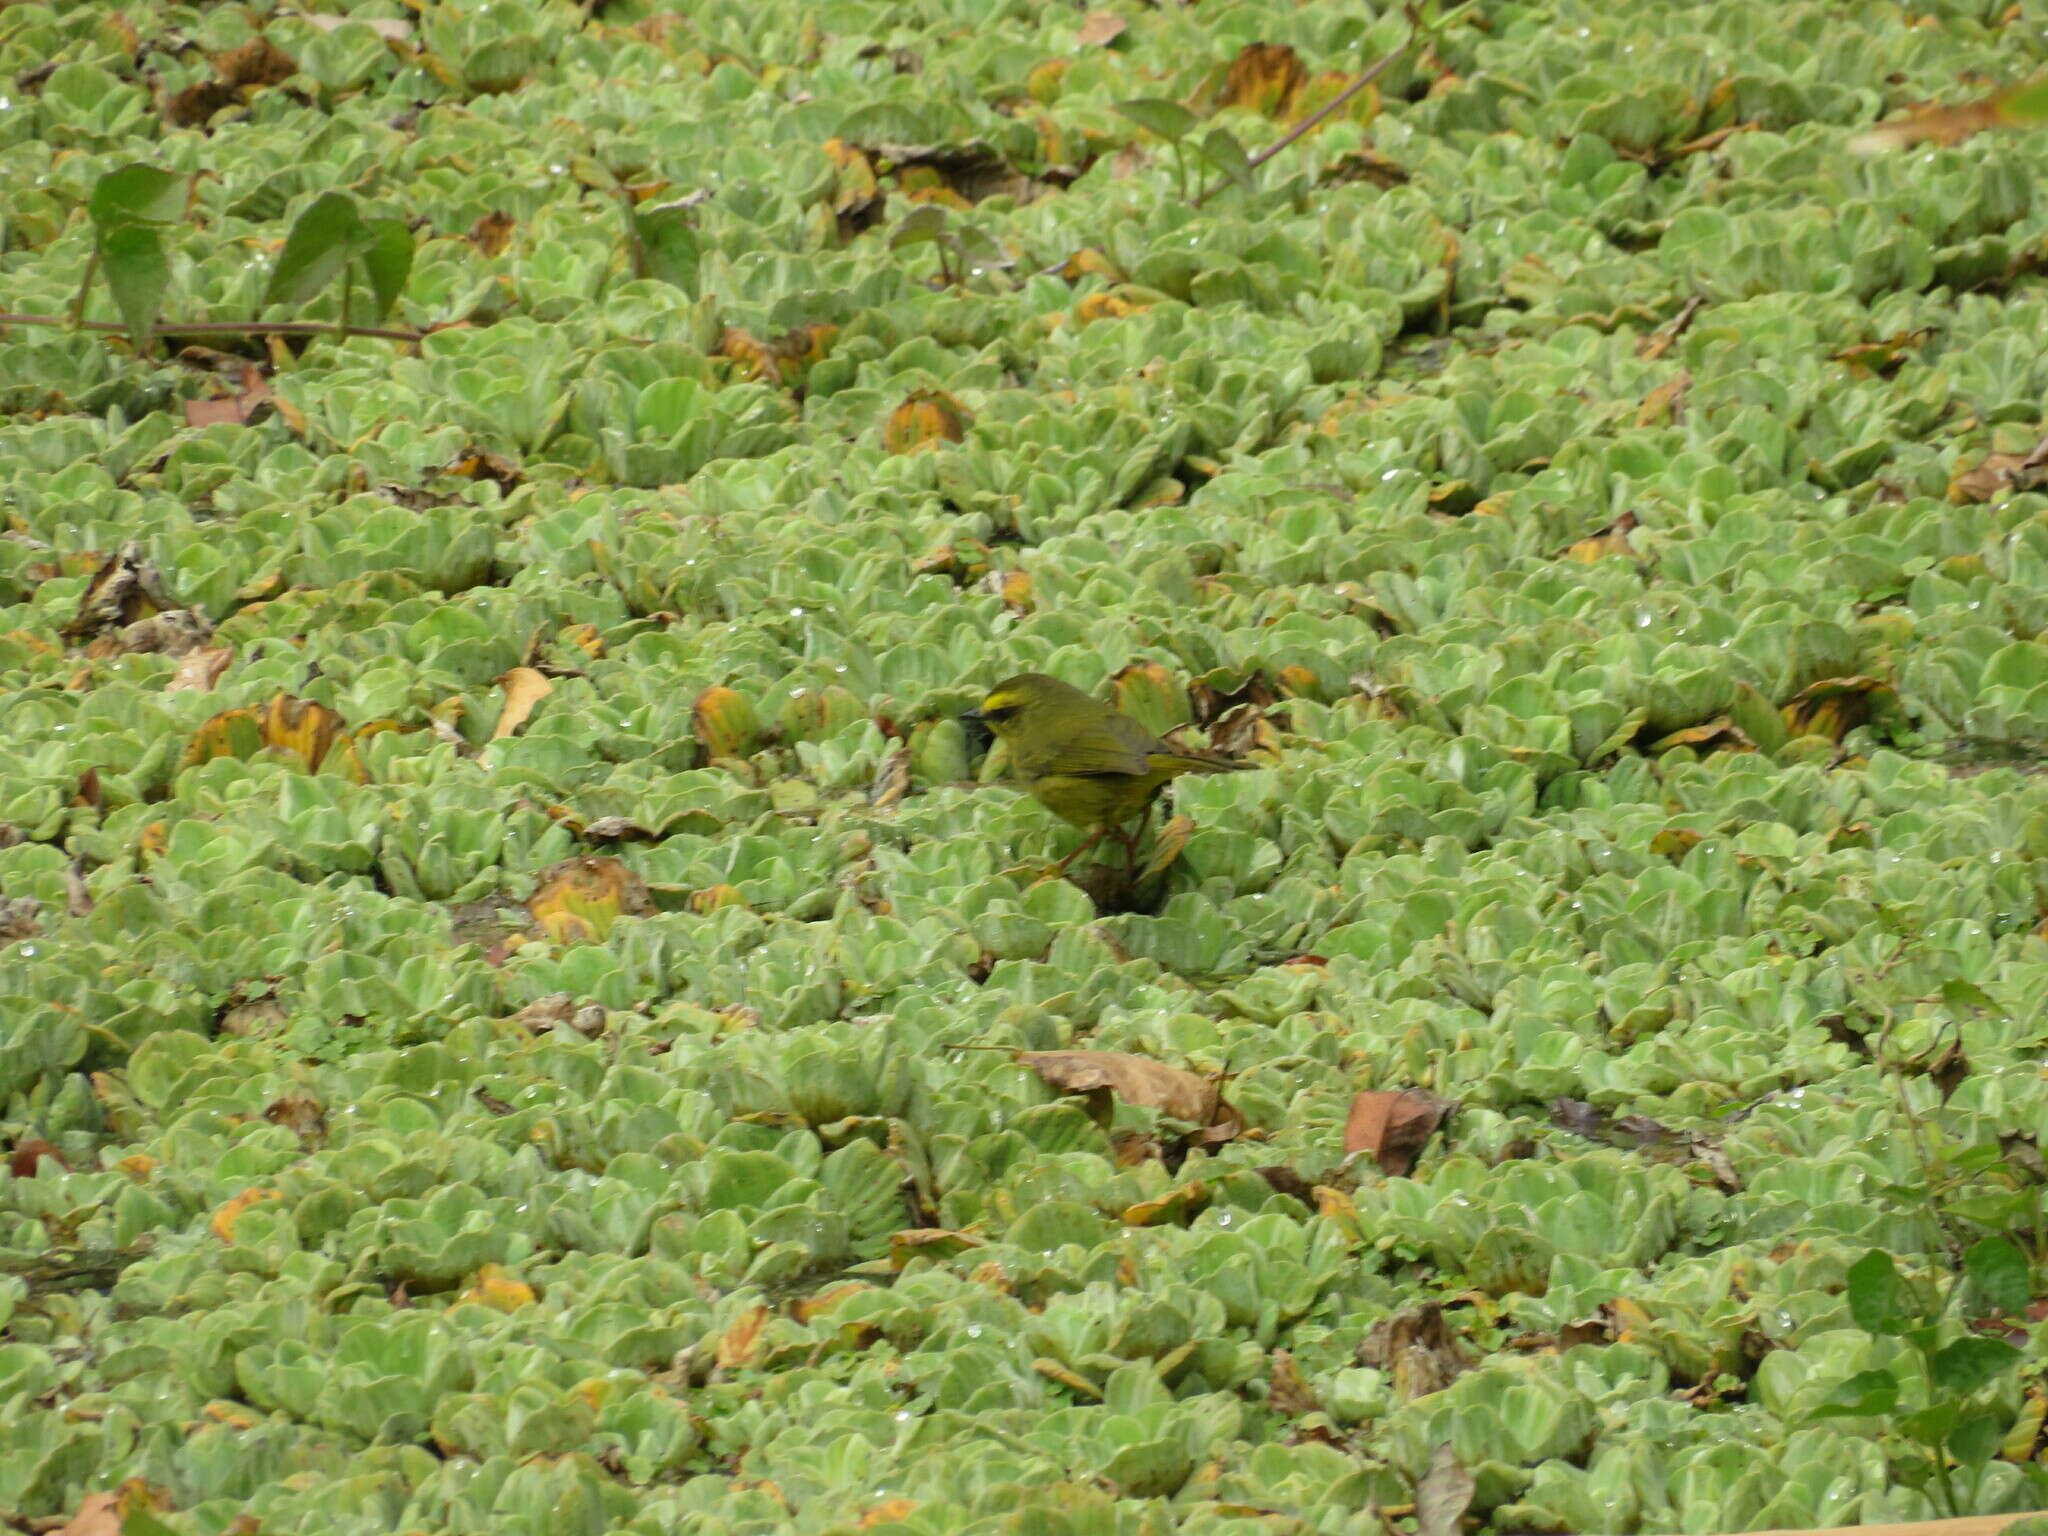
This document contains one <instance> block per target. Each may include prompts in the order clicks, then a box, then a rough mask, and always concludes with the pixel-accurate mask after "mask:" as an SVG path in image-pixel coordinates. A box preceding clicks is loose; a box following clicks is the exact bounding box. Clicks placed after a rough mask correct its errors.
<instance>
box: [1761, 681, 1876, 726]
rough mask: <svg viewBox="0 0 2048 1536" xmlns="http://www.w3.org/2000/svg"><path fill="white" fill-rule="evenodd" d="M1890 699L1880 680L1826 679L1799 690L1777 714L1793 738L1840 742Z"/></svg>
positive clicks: (1866, 723)
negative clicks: (1815, 737) (1803, 737)
mask: <svg viewBox="0 0 2048 1536" xmlns="http://www.w3.org/2000/svg"><path fill="white" fill-rule="evenodd" d="M1892 699H1893V693H1892V686H1891V684H1889V683H1887V682H1886V681H1884V679H1882V678H1878V677H1830V678H1825V679H1823V680H1822V681H1820V682H1818V683H1814V684H1812V685H1811V686H1810V687H1807V688H1802V689H1801V690H1800V691H1799V692H1798V693H1797V694H1795V695H1794V696H1793V697H1792V699H1791V701H1790V702H1789V703H1787V704H1786V705H1785V707H1784V708H1783V709H1781V710H1779V712H1778V713H1779V715H1780V716H1781V717H1782V718H1783V720H1784V722H1785V729H1786V730H1787V731H1788V732H1789V733H1790V734H1792V735H1794V736H1825V737H1827V738H1828V740H1830V741H1840V740H1841V739H1842V738H1843V737H1844V736H1846V735H1848V734H1849V732H1851V731H1853V730H1855V729H1856V727H1857V726H1859V725H1868V724H1869V723H1870V717H1871V715H1872V714H1873V713H1875V712H1876V711H1877V710H1878V709H1880V708H1883V707H1885V706H1887V705H1889V704H1890V703H1891V702H1892Z"/></svg>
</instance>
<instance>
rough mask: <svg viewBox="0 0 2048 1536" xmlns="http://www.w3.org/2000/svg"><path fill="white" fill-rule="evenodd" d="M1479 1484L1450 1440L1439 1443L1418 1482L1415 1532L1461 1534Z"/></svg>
mask: <svg viewBox="0 0 2048 1536" xmlns="http://www.w3.org/2000/svg"><path fill="white" fill-rule="evenodd" d="M1476 1487H1477V1484H1476V1483H1475V1482H1474V1481H1473V1478H1472V1474H1471V1473H1470V1472H1468V1471H1466V1470H1465V1464H1464V1463H1463V1462H1461V1461H1459V1460H1458V1453H1457V1452H1456V1451H1454V1450H1452V1449H1451V1445H1450V1442H1449V1441H1448V1440H1447V1441H1445V1442H1444V1443H1443V1444H1442V1445H1439V1446H1438V1447H1437V1448H1436V1450H1435V1451H1433V1452H1432V1453H1431V1454H1430V1458H1429V1470H1428V1471H1427V1472H1426V1473H1424V1474H1423V1476H1422V1481H1421V1482H1419V1483H1417V1484H1416V1485H1415V1536H1459V1533H1460V1532H1461V1531H1462V1530H1463V1529H1464V1519H1465V1511H1466V1510H1468V1509H1470V1508H1471V1507H1472V1494H1473V1491H1474V1489H1475V1488H1476Z"/></svg>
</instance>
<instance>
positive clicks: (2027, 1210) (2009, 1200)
mask: <svg viewBox="0 0 2048 1536" xmlns="http://www.w3.org/2000/svg"><path fill="white" fill-rule="evenodd" d="M2039 1199H2040V1191H2039V1189H2037V1188H2030V1189H2020V1190H2014V1191H2013V1192H2012V1193H2010V1194H2004V1195H1974V1196H1972V1197H1971V1198H1969V1199H1967V1200H1952V1201H1950V1202H1949V1203H1948V1207H1947V1209H1948V1213H1949V1214H1950V1215H1951V1216H1954V1217H1956V1218H1958V1219H1959V1220H1962V1221H1974V1222H1977V1223H1978V1224H1979V1225H1981V1226H1986V1227H2013V1226H2017V1225H2019V1224H2020V1223H2022V1222H2028V1221H2032V1220H2033V1216H2034V1204H2035V1202H2036V1201H2037V1200H2039Z"/></svg>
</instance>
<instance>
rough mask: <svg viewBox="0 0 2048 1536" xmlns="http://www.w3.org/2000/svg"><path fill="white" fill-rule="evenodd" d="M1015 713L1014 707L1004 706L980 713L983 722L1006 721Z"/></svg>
mask: <svg viewBox="0 0 2048 1536" xmlns="http://www.w3.org/2000/svg"><path fill="white" fill-rule="evenodd" d="M1015 713H1017V706H1016V705H1014V704H1005V705H1004V706H1003V707H1002V708H1000V709H984V710H983V711H982V712H981V718H982V719H984V720H1007V719H1009V718H1010V716H1012V715H1014V714H1015Z"/></svg>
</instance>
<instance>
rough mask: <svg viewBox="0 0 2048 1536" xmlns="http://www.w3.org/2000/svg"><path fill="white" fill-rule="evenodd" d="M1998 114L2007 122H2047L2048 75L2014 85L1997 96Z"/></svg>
mask: <svg viewBox="0 0 2048 1536" xmlns="http://www.w3.org/2000/svg"><path fill="white" fill-rule="evenodd" d="M1998 115H1999V116H2000V117H2002V118H2004V119H2005V120H2006V121H2007V122H2008V123H2025V124H2028V125H2032V124H2035V123H2048V75H2043V76H2041V78H2040V79H2038V80H2030V81H2028V82H2027V83H2026V84H2025V85H2016V86H2014V87H2013V88H2012V89H2011V90H2009V91H2007V92H2006V93H2005V94H2004V95H2003V96H2001V97H1999V98H1998Z"/></svg>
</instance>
